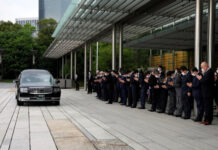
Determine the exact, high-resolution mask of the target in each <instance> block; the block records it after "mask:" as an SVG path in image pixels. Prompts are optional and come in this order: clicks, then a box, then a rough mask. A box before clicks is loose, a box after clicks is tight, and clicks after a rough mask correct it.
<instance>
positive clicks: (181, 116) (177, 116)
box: [174, 115, 182, 117]
mask: <svg viewBox="0 0 218 150" xmlns="http://www.w3.org/2000/svg"><path fill="white" fill-rule="evenodd" d="M174 116H175V117H182V115H174Z"/></svg>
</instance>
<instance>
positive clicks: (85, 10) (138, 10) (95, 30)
mask: <svg viewBox="0 0 218 150" xmlns="http://www.w3.org/2000/svg"><path fill="white" fill-rule="evenodd" d="M195 3H196V2H195V1H194V0H164V1H163V0H73V1H72V3H71V5H70V6H69V8H68V9H67V11H66V12H65V15H64V17H63V18H62V19H61V21H60V23H59V24H58V26H57V28H56V30H55V32H54V33H53V37H54V38H55V39H54V41H53V42H52V44H51V45H50V47H49V48H48V49H47V51H46V52H45V53H44V56H45V57H48V58H60V57H61V56H63V55H65V54H67V53H69V52H70V51H74V50H77V49H79V48H81V46H83V45H84V43H91V42H95V41H102V42H111V39H112V35H111V29H112V27H113V25H116V26H117V27H118V28H117V29H118V30H117V32H119V27H120V26H122V27H123V32H124V35H123V36H124V37H123V39H124V41H125V43H126V44H125V46H127V47H133V48H134V47H136V46H137V42H136V41H134V42H133V41H132V40H135V39H140V38H142V37H144V36H146V35H149V34H153V33H155V32H156V31H159V30H161V31H162V32H163V29H169V27H172V26H176V25H179V24H182V23H184V22H187V21H193V19H194V17H195V15H194V14H195V6H196V5H195ZM203 7H204V10H206V9H207V1H205V2H204V3H203ZM205 13H207V12H205ZM189 23H190V22H189ZM190 24H191V23H190ZM190 26H191V25H190ZM180 28H181V27H180ZM174 30H175V28H174ZM171 32H172V31H171ZM192 32H193V31H192ZM159 33H161V32H159ZM156 34H157V32H156ZM154 36H155V35H154ZM183 36H185V35H183ZM155 37H156V36H155ZM118 40H119V37H118V36H117V41H118ZM178 40H179V39H178ZM182 40H184V39H182ZM129 42H131V43H130V44H128V43H129ZM141 42H142V41H141ZM154 44H155V43H154ZM181 44H182V43H181ZM162 46H163V47H164V44H163V45H159V47H162ZM150 47H151V46H149V45H148V46H141V47H140V46H138V47H137V48H150ZM159 47H158V48H159ZM166 48H168V47H166ZM175 48H176V47H175ZM178 48H180V47H178Z"/></svg>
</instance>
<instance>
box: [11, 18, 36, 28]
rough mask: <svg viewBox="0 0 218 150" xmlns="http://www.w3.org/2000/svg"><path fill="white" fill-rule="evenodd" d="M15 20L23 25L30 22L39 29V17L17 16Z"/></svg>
mask: <svg viewBox="0 0 218 150" xmlns="http://www.w3.org/2000/svg"><path fill="white" fill-rule="evenodd" d="M15 21H16V23H17V24H20V25H22V26H24V25H25V24H27V23H29V24H31V25H32V26H34V27H36V30H37V29H38V24H37V22H38V18H17V19H16V20H15Z"/></svg>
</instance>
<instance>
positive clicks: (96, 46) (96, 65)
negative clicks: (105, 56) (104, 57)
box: [96, 42, 98, 72]
mask: <svg viewBox="0 0 218 150" xmlns="http://www.w3.org/2000/svg"><path fill="white" fill-rule="evenodd" d="M97 70H98V42H97V43H96V72H97Z"/></svg>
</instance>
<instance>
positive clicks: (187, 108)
mask: <svg viewBox="0 0 218 150" xmlns="http://www.w3.org/2000/svg"><path fill="white" fill-rule="evenodd" d="M182 101H183V106H184V112H185V118H190V117H191V101H192V97H191V96H188V95H186V94H183V95H182Z"/></svg>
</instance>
